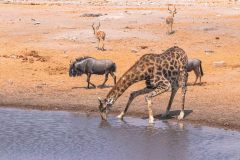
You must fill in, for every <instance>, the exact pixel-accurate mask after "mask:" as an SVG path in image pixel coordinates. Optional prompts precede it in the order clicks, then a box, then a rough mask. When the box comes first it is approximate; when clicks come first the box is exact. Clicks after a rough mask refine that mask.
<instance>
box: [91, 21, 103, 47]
mask: <svg viewBox="0 0 240 160" xmlns="http://www.w3.org/2000/svg"><path fill="white" fill-rule="evenodd" d="M100 26H101V24H100V22H99V24H98V26H97V27H94V23H93V24H92V28H93V33H94V35H95V36H96V38H97V40H98V50H102V51H103V50H104V40H105V37H106V34H105V32H103V31H100V30H99V27H100ZM100 43H102V46H101V47H100Z"/></svg>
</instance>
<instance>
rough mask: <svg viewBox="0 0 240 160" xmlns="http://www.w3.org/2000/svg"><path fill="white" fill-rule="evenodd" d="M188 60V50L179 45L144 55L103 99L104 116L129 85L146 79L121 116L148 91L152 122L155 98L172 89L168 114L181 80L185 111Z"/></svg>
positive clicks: (150, 119)
mask: <svg viewBox="0 0 240 160" xmlns="http://www.w3.org/2000/svg"><path fill="white" fill-rule="evenodd" d="M187 61H188V59H187V55H186V54H185V52H184V50H182V49H181V48H179V47H177V46H174V47H171V48H169V49H167V50H166V51H165V52H163V53H162V54H146V55H143V56H142V57H141V58H140V59H139V60H138V61H137V62H136V63H135V64H134V65H133V66H132V67H131V68H130V69H129V70H128V71H127V72H126V73H125V74H123V76H122V77H121V78H120V79H119V80H118V82H117V84H116V85H115V86H114V87H113V88H112V89H111V90H110V92H109V93H108V95H107V97H106V98H105V99H104V100H100V106H99V109H100V113H101V115H102V118H103V119H106V114H105V113H107V112H108V108H110V107H111V106H112V105H113V104H114V102H115V101H116V100H117V99H118V98H119V97H120V96H121V95H122V94H123V93H124V91H125V90H126V89H127V88H128V87H129V86H131V85H132V84H134V83H136V82H139V81H145V83H146V87H145V88H143V89H141V90H139V91H134V92H132V93H131V95H130V97H129V100H128V103H127V105H126V107H125V110H124V111H123V112H122V113H121V114H120V115H119V118H123V116H124V115H125V113H126V112H127V110H128V107H129V105H130V104H131V102H132V101H133V99H134V98H135V97H137V96H139V95H142V94H147V96H146V101H147V102H148V109H149V122H150V123H152V122H153V115H152V111H151V99H152V98H153V97H155V96H157V95H159V94H161V93H163V92H166V91H168V90H170V89H171V90H172V95H171V98H170V100H169V105H168V107H167V112H166V114H168V112H169V110H170V108H171V104H172V101H173V98H174V96H175V94H176V91H177V89H178V88H179V82H180V81H181V86H182V89H183V97H184V98H183V104H182V106H183V107H182V111H183V109H184V100H185V93H186V81H187V68H186V67H187ZM102 111H103V112H102ZM180 118H181V117H180Z"/></svg>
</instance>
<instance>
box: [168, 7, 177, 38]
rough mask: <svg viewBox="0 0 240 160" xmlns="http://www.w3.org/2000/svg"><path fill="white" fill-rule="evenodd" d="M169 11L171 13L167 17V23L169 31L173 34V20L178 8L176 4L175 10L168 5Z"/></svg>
mask: <svg viewBox="0 0 240 160" xmlns="http://www.w3.org/2000/svg"><path fill="white" fill-rule="evenodd" d="M168 11H169V13H170V14H171V15H170V16H168V17H167V18H166V24H167V25H168V32H167V33H168V34H171V33H173V31H172V26H173V20H174V19H173V18H174V15H175V14H177V9H176V7H175V5H174V11H173V10H170V9H169V5H168ZM169 27H170V28H171V30H170V32H169Z"/></svg>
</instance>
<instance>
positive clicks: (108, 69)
mask: <svg viewBox="0 0 240 160" xmlns="http://www.w3.org/2000/svg"><path fill="white" fill-rule="evenodd" d="M114 72H116V64H115V63H114V62H113V61H112V60H108V59H102V60H98V59H95V58H93V57H81V58H77V59H76V60H75V61H74V62H72V63H70V68H69V76H70V77H75V76H81V75H82V74H86V75H87V83H88V85H87V88H89V84H90V85H92V86H93V87H96V86H95V85H94V84H93V83H91V82H90V78H91V75H92V74H98V75H103V74H105V80H104V82H103V84H102V86H104V85H105V83H106V82H107V80H108V75H109V73H110V75H111V76H112V77H113V79H114V84H116V76H115V75H114Z"/></svg>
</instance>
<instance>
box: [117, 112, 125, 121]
mask: <svg viewBox="0 0 240 160" xmlns="http://www.w3.org/2000/svg"><path fill="white" fill-rule="evenodd" d="M123 116H124V113H123V112H121V113H120V114H119V115H118V116H117V118H118V119H121V120H123Z"/></svg>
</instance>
